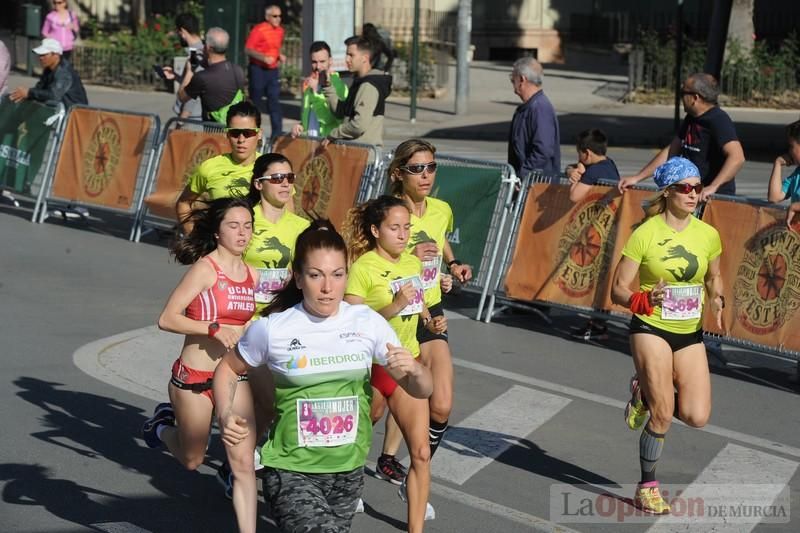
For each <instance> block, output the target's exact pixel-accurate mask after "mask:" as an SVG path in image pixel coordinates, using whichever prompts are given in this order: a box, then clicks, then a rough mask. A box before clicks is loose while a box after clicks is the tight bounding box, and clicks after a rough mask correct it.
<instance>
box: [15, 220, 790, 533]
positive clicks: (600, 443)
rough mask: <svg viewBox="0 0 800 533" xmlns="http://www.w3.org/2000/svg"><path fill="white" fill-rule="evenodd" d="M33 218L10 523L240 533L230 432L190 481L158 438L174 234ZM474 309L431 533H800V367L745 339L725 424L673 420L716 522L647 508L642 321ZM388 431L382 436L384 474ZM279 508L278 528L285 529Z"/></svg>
mask: <svg viewBox="0 0 800 533" xmlns="http://www.w3.org/2000/svg"><path fill="white" fill-rule="evenodd" d="M27 214H28V213H27V212H26V211H25V209H24V208H18V209H15V208H11V207H6V206H2V207H0V242H2V243H3V252H2V255H0V274H2V277H0V311H1V312H2V320H0V335H1V336H2V338H3V339H4V343H3V349H2V352H0V353H2V355H0V357H2V361H3V368H4V371H3V373H2V377H0V422H2V432H1V433H0V435H2V437H1V442H2V459H0V494H2V499H0V530H2V531H19V532H73V531H107V532H111V531H114V532H126V533H130V532H139V533H142V532H148V531H149V532H154V533H155V532H173V531H178V532H182V531H192V532H194V531H200V532H204V531H208V532H212V531H213V532H219V531H232V530H233V529H234V522H233V514H232V508H231V506H230V503H229V502H228V501H227V500H225V499H224V498H223V497H222V495H221V491H220V489H219V487H218V486H217V484H216V481H215V480H214V476H213V474H214V470H215V468H216V465H218V464H219V459H220V458H221V457H222V455H223V452H222V449H221V446H220V445H219V442H218V439H217V438H216V437H214V438H212V440H211V445H210V448H209V454H208V459H207V461H206V465H204V466H203V467H201V468H200V469H199V470H198V471H197V472H187V471H185V470H183V469H182V468H181V467H180V466H179V465H178V463H177V462H176V461H174V460H173V459H172V458H171V457H170V456H169V455H168V454H166V453H163V452H159V451H154V450H150V449H148V448H147V447H146V446H145V445H144V443H143V442H142V440H141V438H140V437H139V427H140V425H141V423H142V422H143V421H144V419H145V417H146V416H148V415H149V413H150V412H151V411H152V408H153V406H154V405H155V403H156V402H157V401H158V400H159V399H161V398H163V397H165V391H166V381H167V373H166V372H167V369H168V367H169V365H170V363H171V361H172V360H173V359H174V357H175V355H176V350H177V348H176V342H178V339H176V338H175V336H170V335H165V334H159V333H157V332H155V330H154V328H153V324H154V322H155V320H156V317H157V315H158V313H159V312H160V310H161V307H162V305H163V303H164V300H165V298H166V296H167V295H168V293H169V291H170V290H171V289H172V288H173V287H174V285H175V283H176V282H177V280H178V278H179V277H180V275H181V274H182V272H183V267H180V266H177V265H175V264H174V263H171V262H170V261H169V259H168V256H167V253H166V250H165V248H164V246H163V243H158V242H153V243H150V244H131V243H129V242H127V241H126V240H124V239H122V238H119V235H122V234H124V231H122V230H121V229H120V228H119V227H115V224H116V223H117V222H116V221H113V220H112V221H111V223H110V224H109V225H105V224H101V223H97V222H92V223H91V224H89V225H88V226H87V225H84V224H82V223H81V224H75V223H71V225H70V226H65V224H64V223H63V222H61V221H56V220H53V219H50V220H48V222H47V223H45V224H42V225H36V224H31V223H30V222H28V221H27V220H26V218H25V217H26V216H27ZM474 304H475V302H474V300H473V299H471V298H469V297H461V298H457V299H455V300H451V301H448V302H447V304H446V305H447V306H448V307H449V308H450V309H451V310H452V311H454V312H455V313H459V314H453V315H452V316H451V318H452V320H451V322H450V330H451V345H452V349H453V353H454V355H455V358H456V359H455V368H456V389H455V396H456V403H455V408H454V411H453V414H452V417H451V424H452V425H453V427H452V429H451V430H450V432H449V433H448V434H447V436H446V437H445V442H444V444H443V445H442V448H441V449H440V451H439V453H438V454H437V456H436V457H435V459H434V461H433V469H434V485H433V490H432V495H431V503H432V504H433V505H434V506H435V507H436V511H437V518H436V520H435V521H433V522H429V523H428V525H427V527H426V530H427V531H435V532H516V531H533V530H537V531H554V530H556V531H557V530H566V531H568V530H570V529H571V530H577V531H590V532H593V531H598V532H600V531H603V532H617V531H631V532H634V531H636V532H638V531H650V530H652V531H736V532H747V531H800V476H798V473H797V468H798V466H799V465H800V433H799V432H798V431H797V428H798V427H800V401H798V394H797V392H798V388H797V385H796V384H795V383H793V382H792V381H791V379H790V378H791V377H792V372H793V366H792V365H790V364H788V363H786V362H784V361H781V360H777V359H773V358H771V357H764V356H758V355H753V354H750V353H746V352H741V351H737V350H734V349H726V355H727V356H728V357H730V358H731V360H732V361H733V362H734V364H733V365H730V366H728V367H725V368H722V367H715V368H714V374H713V376H712V385H713V394H714V411H713V414H712V419H711V425H709V426H708V427H706V428H705V429H704V430H694V429H688V428H686V427H682V426H679V425H675V426H673V429H672V430H671V431H670V433H669V434H668V437H667V441H666V446H665V450H664V455H663V458H662V461H661V463H660V464H659V468H658V473H659V478H660V480H661V481H662V483H663V484H665V485H670V486H671V487H670V488H672V489H673V490H674V492H677V491H678V490H680V491H685V492H684V495H685V496H684V498H685V499H686V501H690V498H694V499H693V500H691V501H695V502H697V501H703V502H705V503H706V505H707V506H706V507H705V509H706V512H705V515H704V516H703V517H697V516H695V517H694V518H693V520H695V521H694V522H692V521H688V520H689V519H688V518H682V519H681V520H679V521H678V522H677V523H669V522H668V521H664V520H662V521H656V520H655V519H654V518H650V517H646V518H641V517H639V518H635V517H634V518H633V519H632V518H630V517H624V515H625V514H626V513H629V511H630V506H629V504H628V502H627V499H628V498H630V496H631V486H632V484H633V483H635V482H636V481H637V479H638V461H637V454H638V444H637V443H638V433H635V432H631V431H629V430H627V429H626V427H625V426H624V424H623V420H622V406H623V405H624V402H625V401H626V399H627V398H626V396H627V395H626V393H627V382H628V378H629V377H630V374H631V372H632V363H631V360H630V356H629V354H628V353H627V341H626V337H625V328H624V327H622V326H619V327H618V326H615V327H613V328H612V335H611V338H610V339H609V340H608V341H603V342H602V343H600V344H587V343H584V342H576V341H574V340H572V339H571V338H569V336H568V331H569V327H570V326H572V325H576V324H579V323H581V320H582V319H580V318H579V317H577V316H573V315H570V314H568V313H563V312H555V313H554V314H553V317H554V323H553V324H552V325H548V324H545V323H543V322H542V321H541V320H540V319H538V318H536V317H535V316H532V315H528V314H519V313H513V314H506V315H501V316H499V317H498V318H497V319H496V321H495V322H493V323H492V324H484V323H478V322H475V321H473V320H471V319H468V318H461V316H471V315H472V314H474ZM143 328H145V329H143ZM87 354H88V356H87ZM87 361H89V362H88V363H87ZM78 365H80V368H79V366H78ZM87 372H88V373H87ZM159 383H160V384H159ZM378 429H379V430H380V427H379V428H378ZM381 439H382V432H381V431H376V434H375V438H374V443H373V452H372V453H371V455H370V456H371V459H370V461H369V462H368V467H372V466H373V465H374V458H375V450H376V449H377V448H379V446H380V442H381ZM720 496H721V497H722V500H721V501H722V502H723V503H722V504H720V500H719V497H720ZM587 499H588V500H587ZM679 499H680V498H679ZM365 500H366V503H367V512H366V513H365V514H364V515H360V516H358V517H357V518H356V520H355V523H354V528H353V530H354V531H356V532H365V533H366V532H370V533H372V532H390V531H398V530H402V529H403V528H404V522H403V517H404V506H403V505H402V504H401V503H400V501H399V500H398V499H397V497H396V490H395V487H394V486H392V485H390V484H388V483H386V482H382V481H378V480H375V479H373V478H368V479H367V482H366V491H365ZM587 501H588V502H589V503H586V502H587ZM715 502H716V503H715ZM735 502H739V503H740V504H742V505H751V507H748V509H751V508H755V507H758V508H759V509H760V510H761V511H763V510H764V509H767V510H768V509H778V511H777V513H778V515H779V516H778V519H780V520H784V522H783V523H775V524H769V523H767V522H766V521H761V522H758V519H756V522H755V523H746V520H747V518H746V517H745V516H744V515H743V513H745V514H746V513H747V511H742V510H741V507H739V509H740V510H739V511H738V513H739V516H733V517H731V516H730V514H731V513H733V514H735V513H736V512H737V511H736V510H735V509H734V510H731V509H730V508H727V507H725V504H732V503H735ZM679 505H680V504H679ZM590 508H591V509H594V511H592V512H591V513H590V512H589V510H590ZM582 509H583V510H586V511H585V512H584V511H581V510H582ZM720 510H722V511H720ZM781 510H782V511H781ZM792 510H798V511H796V512H795V513H792V512H791V511H792ZM260 511H261V515H262V516H261V518H260V529H259V530H260V531H272V530H273V529H272V528H271V526H270V525H269V523H268V519H267V513H268V510H267V509H266V506H265V505H262V506H261V508H260ZM761 511H759V512H761ZM720 512H726V513H728V516H727V518H726V519H725V521H723V522H720V520H721V519H720V518H719V514H720ZM587 513H588V514H587ZM617 513H619V515H617ZM715 513H716V514H715ZM604 514H611V515H612V516H610V517H605V516H601V515H604ZM712 514H714V516H716V520H717V521H716V522H714V521H711V520H712V519H713V518H714V517H712V516H711V515H712ZM784 515H785V516H784ZM617 516H623V517H624V518H625V519H624V520H623V522H622V523H620V522H619V521H618V519H617ZM700 519H701V521H700V522H698V521H697V520H700ZM703 520H705V521H703ZM750 521H751V522H753V520H752V519H751V520H750ZM557 524H560V525H557Z"/></svg>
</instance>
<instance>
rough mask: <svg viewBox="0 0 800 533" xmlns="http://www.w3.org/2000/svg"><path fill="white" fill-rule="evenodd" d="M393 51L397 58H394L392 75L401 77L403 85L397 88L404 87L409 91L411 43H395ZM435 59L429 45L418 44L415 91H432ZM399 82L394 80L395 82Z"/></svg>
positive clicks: (400, 84)
mask: <svg viewBox="0 0 800 533" xmlns="http://www.w3.org/2000/svg"><path fill="white" fill-rule="evenodd" d="M395 50H396V51H397V57H396V58H395V63H394V68H393V72H392V73H393V74H395V75H397V74H399V75H400V76H402V80H404V81H405V83H402V82H401V83H399V84H398V85H399V88H401V89H402V88H403V87H404V86H405V87H406V88H408V89H409V90H410V89H411V52H412V46H411V43H396V44H395ZM435 68H436V63H435V58H434V51H433V48H432V47H431V45H430V44H428V43H419V72H418V74H417V90H418V91H424V90H430V89H434V88H435V87H434V80H435ZM397 81H400V80H395V82H397Z"/></svg>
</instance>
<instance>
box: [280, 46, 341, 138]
mask: <svg viewBox="0 0 800 533" xmlns="http://www.w3.org/2000/svg"><path fill="white" fill-rule="evenodd" d="M310 55H311V74H310V75H309V76H308V77H307V78H306V79H304V80H303V104H302V108H301V109H302V111H301V115H300V124H295V126H294V127H293V128H292V137H295V138H296V137H298V136H299V135H300V134H302V133H304V132H305V134H306V135H308V136H310V137H327V135H328V133H330V132H331V130H332V129H334V128H336V127H338V126H339V125H340V124H341V123H342V120H341V119H339V118H337V117H336V115H334V114H333V111H332V110H331V108H330V107H329V106H328V100H327V99H326V98H325V94H324V93H323V92H322V89H323V87H327V86H329V85H331V86H333V89H334V90H335V91H336V95H337V96H338V97H339V99H340V100H345V99H346V98H347V85H345V83H344V82H343V81H342V79H341V78H340V77H339V73H338V72H333V71H331V48H330V46H328V43H326V42H325V41H314V42H313V43H311V49H310Z"/></svg>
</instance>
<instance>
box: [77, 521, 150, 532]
mask: <svg viewBox="0 0 800 533" xmlns="http://www.w3.org/2000/svg"><path fill="white" fill-rule="evenodd" d="M89 526H90V527H93V528H95V529H99V530H100V531H106V532H107V533H150V530H149V529H142V528H140V527H138V526H135V525H133V524H131V523H130V522H98V523H96V524H89Z"/></svg>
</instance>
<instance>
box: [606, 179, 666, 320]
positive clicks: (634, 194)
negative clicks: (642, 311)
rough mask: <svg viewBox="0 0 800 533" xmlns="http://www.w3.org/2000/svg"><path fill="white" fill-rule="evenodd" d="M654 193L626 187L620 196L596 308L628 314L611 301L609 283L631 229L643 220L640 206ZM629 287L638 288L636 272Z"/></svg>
mask: <svg viewBox="0 0 800 533" xmlns="http://www.w3.org/2000/svg"><path fill="white" fill-rule="evenodd" d="M655 195H656V192H655V191H644V190H641V189H628V190H627V191H625V194H624V195H623V196H622V204H621V206H620V209H619V210H618V211H617V224H616V227H615V236H614V240H613V243H612V246H613V249H612V250H611V252H610V253H609V255H608V257H609V258H610V261H611V263H610V265H609V268H608V276H606V278H605V279H603V280H601V283H600V284H599V287H598V291H599V294H598V302H599V303H598V305H597V308H598V309H603V310H605V311H614V312H617V313H627V314H630V309H628V308H627V307H622V306H619V305H616V304H614V303H611V288H612V287H611V284H612V281H613V279H614V272H615V271H616V270H617V265H618V264H619V262H620V260H621V259H622V250H623V249H624V248H625V245H626V244H627V243H628V239H630V237H631V233H633V230H635V229H636V228H637V227H639V225H640V224H641V223H642V222H644V208H643V207H642V206H643V205H644V204H645V203H646V202H648V201H649V200H650V199H652V198H653V197H654V196H655ZM630 289H631V290H633V291H638V290H639V276H638V274H637V276H636V278H635V279H634V280H633V283H631V286H630Z"/></svg>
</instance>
